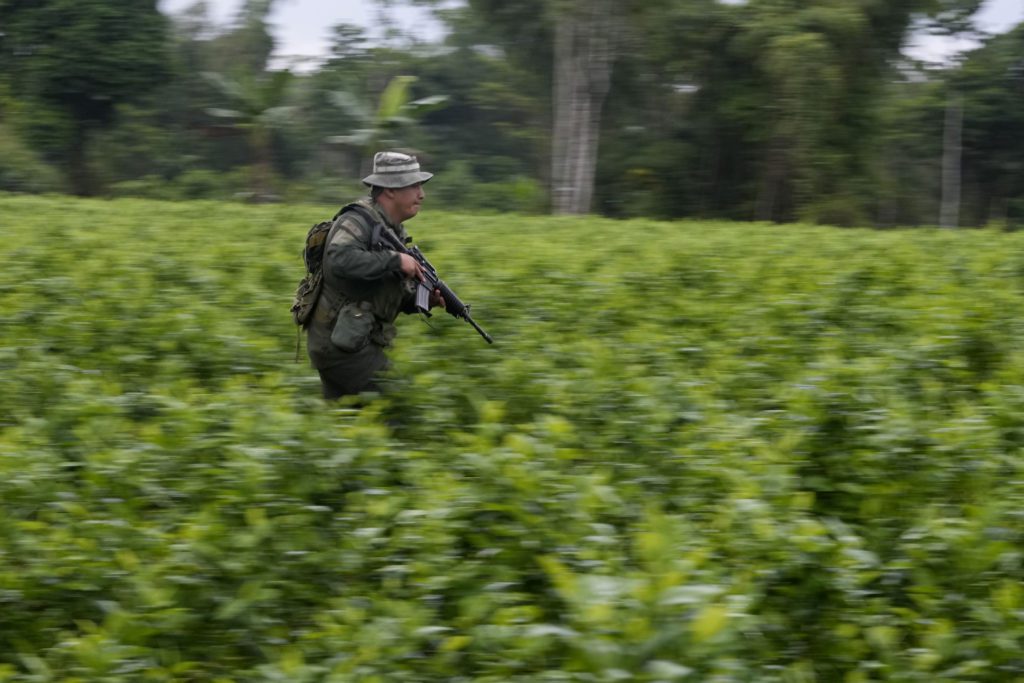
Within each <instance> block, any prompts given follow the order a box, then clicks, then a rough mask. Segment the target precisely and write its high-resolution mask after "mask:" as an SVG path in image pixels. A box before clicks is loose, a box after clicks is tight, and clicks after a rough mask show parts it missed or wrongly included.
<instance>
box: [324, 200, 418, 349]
mask: <svg viewBox="0 0 1024 683" xmlns="http://www.w3.org/2000/svg"><path fill="white" fill-rule="evenodd" d="M354 203H355V204H358V205H360V206H362V207H363V208H366V209H368V210H369V211H370V213H371V214H372V215H373V216H375V217H376V219H377V221H379V223H380V224H381V225H382V226H383V227H382V229H384V230H391V231H392V232H394V233H395V234H396V235H397V236H398V238H399V239H401V240H403V241H405V240H406V238H407V234H406V232H405V227H404V226H403V225H402V224H401V223H399V224H398V225H394V224H392V223H391V222H390V221H389V220H388V219H387V216H386V214H385V213H384V212H383V211H382V210H381V209H380V207H379V206H377V205H376V204H375V203H373V202H372V201H371V200H370V199H369V198H363V199H360V200H359V201H357V202H354ZM373 229H374V225H372V224H371V223H370V222H369V221H367V220H366V219H365V218H364V217H363V216H362V215H361V214H360V213H358V212H356V211H351V210H349V211H345V212H344V213H343V214H342V215H341V217H340V223H339V224H338V225H336V226H335V227H334V228H333V229H332V232H331V236H330V241H329V242H328V244H327V248H326V249H325V251H324V263H323V274H324V282H323V290H322V291H321V293H320V300H319V301H318V302H317V306H316V309H315V310H314V312H313V317H312V321H311V323H310V325H309V329H308V335H309V343H308V349H309V356H310V359H311V360H312V362H313V365H314V366H316V367H325V366H328V365H332V364H335V363H336V362H337V361H338V360H341V359H343V358H344V357H345V356H346V355H348V354H351V353H354V352H355V351H358V350H359V348H361V347H362V346H364V345H365V344H366V343H372V344H376V345H377V346H381V347H386V346H390V345H391V342H392V340H393V339H394V337H395V335H396V333H397V330H396V328H395V325H394V322H395V319H396V318H397V317H398V314H399V313H402V312H405V313H411V312H413V311H414V310H415V306H414V301H415V297H414V293H415V286H414V285H413V283H412V282H411V281H410V280H408V279H406V278H404V277H403V276H402V271H401V260H400V258H399V255H398V254H397V253H395V252H393V251H390V250H385V249H382V248H380V247H376V246H374V245H373V244H372V243H371V242H372V237H373ZM349 323H351V325H349ZM332 335H333V336H334V340H333V341H332ZM339 339H340V340H341V342H340V346H339Z"/></svg>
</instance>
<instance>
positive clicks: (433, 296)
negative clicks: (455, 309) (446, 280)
mask: <svg viewBox="0 0 1024 683" xmlns="http://www.w3.org/2000/svg"><path fill="white" fill-rule="evenodd" d="M430 307H431V308H443V309H445V310H447V308H448V307H447V306H445V304H444V297H443V296H441V290H440V289H435V290H434V291H433V292H431V293H430Z"/></svg>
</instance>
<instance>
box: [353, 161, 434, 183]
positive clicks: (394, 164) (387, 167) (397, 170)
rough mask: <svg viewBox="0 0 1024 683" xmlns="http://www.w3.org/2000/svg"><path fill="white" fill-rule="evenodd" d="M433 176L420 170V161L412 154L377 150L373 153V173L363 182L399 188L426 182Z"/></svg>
mask: <svg viewBox="0 0 1024 683" xmlns="http://www.w3.org/2000/svg"><path fill="white" fill-rule="evenodd" d="M433 177H434V174H433V173H427V172H426V171H421V170H420V162H419V161H417V160H416V157H414V156H412V155H411V154H403V153H401V152H377V153H376V154H374V155H373V173H371V174H370V175H368V176H366V177H365V178H363V184H364V185H369V186H370V187H390V188H399V187H408V186H409V185H415V184H416V183H425V182H427V181H428V180H430V179H431V178H433Z"/></svg>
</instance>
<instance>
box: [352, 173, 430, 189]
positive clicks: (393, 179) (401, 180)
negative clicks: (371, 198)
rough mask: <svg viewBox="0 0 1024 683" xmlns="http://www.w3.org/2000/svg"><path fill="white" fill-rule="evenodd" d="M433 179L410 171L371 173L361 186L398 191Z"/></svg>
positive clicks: (426, 174) (427, 175)
mask: <svg viewBox="0 0 1024 683" xmlns="http://www.w3.org/2000/svg"><path fill="white" fill-rule="evenodd" d="M433 177H434V174H433V173H427V172H426V171H410V172H408V173H371V174H370V175H368V176H366V177H365V178H363V184H364V185H368V186H370V187H387V188H391V189H398V188H402V187H409V186H410V185H416V184H417V183H425V182H427V181H428V180H430V179H431V178H433Z"/></svg>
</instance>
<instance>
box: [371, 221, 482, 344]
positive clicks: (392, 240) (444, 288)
mask: <svg viewBox="0 0 1024 683" xmlns="http://www.w3.org/2000/svg"><path fill="white" fill-rule="evenodd" d="M380 241H381V244H382V245H383V246H385V247H386V248H388V249H392V250H394V251H397V252H398V253H399V254H408V255H409V256H411V257H413V258H414V259H416V262H417V263H419V264H420V269H421V270H422V271H423V277H424V279H425V280H426V282H425V283H424V282H423V281H422V280H421V281H420V282H418V283H417V287H416V308H417V309H418V310H419V311H420V312H421V313H423V314H424V315H426V316H428V317H429V316H430V295H431V294H432V293H433V291H434V290H435V289H437V290H440V292H441V298H442V299H444V308H445V311H447V312H448V314H449V315H451V316H453V317H455V318H462V319H463V320H465V321H466V322H467V323H469V324H470V325H472V326H473V329H474V330H476V331H477V332H479V333H480V336H481V337H483V338H484V340H485V341H486V342H487V343H488V344H493V343H494V340H493V339H492V338H491V335H489V334H487V333H486V332H484V330H483V328H481V327H480V326H479V325H477V324H476V321H475V320H473V318H472V316H470V314H469V304H466V303H463V302H462V300H461V299H459V297H458V296H457V295H456V294H455V292H453V291H452V290H451V288H450V287H449V286H448V285H446V284H445V283H444V281H443V280H442V279H441V278H439V277H438V276H437V271H436V270H435V269H434V266H432V265H430V261H428V260H427V257H426V256H424V255H423V253H422V252H421V251H420V250H419V249H418V248H417V247H416V246H415V245H409V246H406V245H405V244H402V241H401V240H400V239H398V236H397V235H395V233H393V232H391V231H390V230H388V229H387V228H384V229H383V230H381V231H380Z"/></svg>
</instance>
